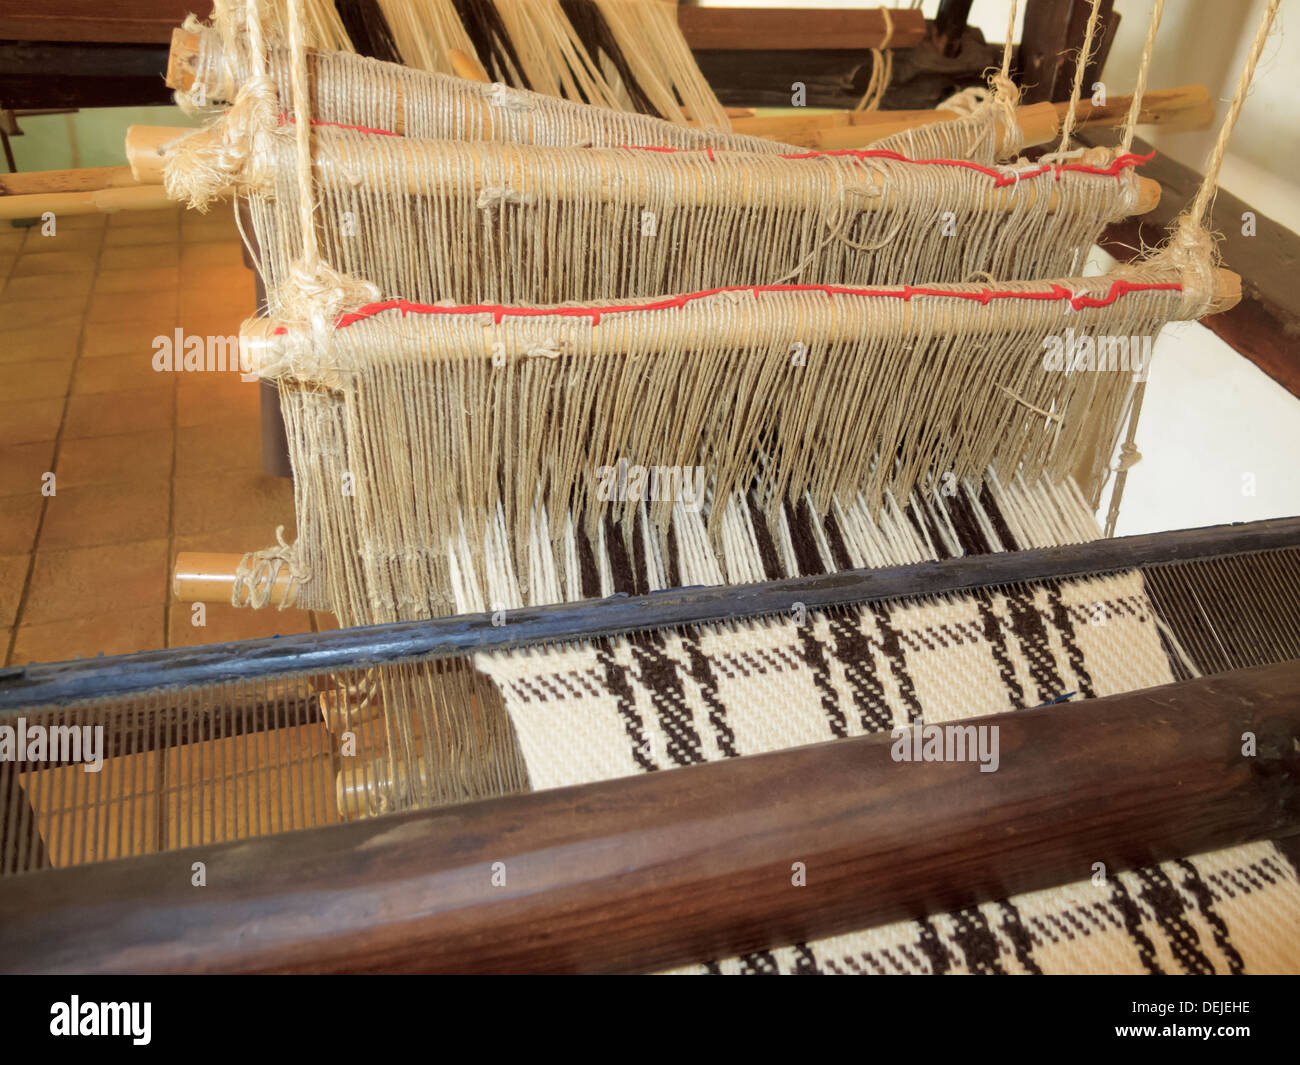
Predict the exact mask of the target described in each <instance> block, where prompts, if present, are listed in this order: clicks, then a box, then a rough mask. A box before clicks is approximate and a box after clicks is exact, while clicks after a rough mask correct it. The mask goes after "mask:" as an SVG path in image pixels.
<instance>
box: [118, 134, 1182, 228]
mask: <svg viewBox="0 0 1300 1065" xmlns="http://www.w3.org/2000/svg"><path fill="white" fill-rule="evenodd" d="M178 132H184V131H178V130H176V129H175V128H172V127H168V126H131V127H130V128H128V130H127V134H126V155H127V158H128V159H129V160H130V162H131V169H132V172H133V173H134V174H136V175H137V176H138V177H139V179H140V180H141V181H161V180H162V170H163V165H164V163H165V161H166V151H165V146H166V144H167V143H168V142H169V141H172V140H174V139H175V138H176V136H177V134H178ZM199 136H211V134H207V133H201V134H199ZM382 139H383V140H384V142H385V143H383V144H380V145H376V148H377V149H378V150H380V151H384V152H411V153H414V152H416V151H417V150H418V149H416V148H415V147H414V145H413V143H412V142H410V141H406V140H403V139H392V138H382ZM417 143H418V142H417ZM341 150H342V151H343V152H344V153H347V152H350V151H352V150H353V149H352V148H351V147H350V146H347V145H344V146H343V147H342V149H341ZM496 150H499V148H494V147H485V148H484V151H496ZM539 150H540V149H539ZM611 150H612V149H611ZM517 158H519V157H518V156H516V159H517ZM362 166H364V159H362V158H357V159H355V160H348V162H347V164H345V166H344V169H346V170H352V169H353V168H354V167H362ZM316 171H317V174H318V176H319V178H320V179H321V180H323V181H326V182H336V183H338V185H339V187H340V188H344V189H351V188H352V187H353V183H352V181H351V180H350V179H349V177H348V176H347V174H335V173H333V172H332V170H331V169H330V168H329V167H328V165H327V164H326V163H324V162H322V161H321V160H320V159H317V161H316ZM863 176H864V178H866V179H868V180H870V181H871V182H872V183H873V184H875V185H876V186H879V187H885V186H886V185H887V178H886V176H885V175H884V174H883V173H880V172H879V171H875V170H873V171H870V172H869V173H867V174H864V175H863ZM678 177H679V179H680V183H679V185H678V188H677V189H676V190H675V193H676V198H677V199H678V200H679V201H681V202H686V203H694V204H699V205H712V204H725V203H732V202H736V201H737V199H740V200H743V199H744V198H745V196H746V195H747V194H748V191H749V188H750V187H751V179H750V178H749V177H748V176H747V175H745V174H738V173H734V172H733V174H732V180H731V181H729V182H727V183H726V184H723V183H719V184H718V185H716V186H714V187H712V188H711V189H708V190H704V189H701V188H700V186H699V185H698V183H697V182H696V181H695V178H694V176H693V175H691V174H689V173H685V172H683V173H682V174H680V175H678ZM467 180H470V181H472V183H473V192H474V194H476V195H477V194H478V193H479V192H481V191H482V190H483V179H482V175H481V173H478V172H476V173H475V174H474V175H472V176H467ZM646 180H647V178H646V175H645V174H643V173H641V172H640V171H639V170H638V171H633V172H630V173H619V174H617V175H611V174H609V173H608V172H605V171H604V170H602V171H601V172H599V173H598V172H597V171H596V170H594V169H593V170H592V171H591V172H589V173H580V172H579V173H575V174H574V176H573V180H572V182H571V183H570V185H569V187H568V189H567V191H568V192H569V193H570V194H572V195H573V196H574V197H575V198H578V197H581V196H585V197H589V198H594V199H597V200H599V201H601V202H607V201H608V200H610V199H613V198H615V197H618V198H636V197H637V196H638V195H641V194H642V193H643V192H644V194H645V195H649V193H650V189H649V188H648V187H647V188H645V189H644V190H642V189H640V187H639V185H638V182H642V181H646ZM1138 185H1139V191H1138V201H1137V204H1136V206H1135V207H1134V209H1133V213H1134V214H1135V215H1138V214H1146V213H1147V212H1148V211H1150V210H1152V209H1153V208H1154V207H1155V206H1156V205H1157V204H1158V203H1159V202H1160V186H1159V184H1157V183H1156V182H1154V181H1152V180H1150V179H1149V178H1142V177H1139V178H1138ZM656 186H658V181H657V180H656ZM456 189H457V186H456V185H454V184H452V183H451V182H450V181H449V179H447V178H436V177H435V176H434V175H432V174H431V173H429V172H428V171H427V169H426V168H425V167H422V166H417V165H411V166H409V167H408V168H407V182H406V188H405V190H404V191H405V192H406V193H407V194H408V195H412V196H427V195H432V194H436V193H446V192H450V191H455V190H456ZM801 191H802V194H803V195H805V196H808V197H812V196H819V193H818V192H817V191H816V190H814V189H811V188H809V189H807V190H800V189H798V188H796V189H795V190H794V195H795V196H797V195H799V194H800V193H801ZM895 195H896V191H895V190H892V189H891V190H890V191H889V193H888V194H887V195H884V196H874V197H866V198H864V199H863V201H862V206H863V208H864V209H865V210H881V209H884V210H887V209H889V208H890V207H892V205H893V202H894V200H893V197H894V196H895ZM983 195H984V207H985V209H987V210H1005V211H1010V210H1019V209H1022V208H1023V207H1025V206H1026V205H1027V204H1032V203H1034V202H1035V197H1037V196H1040V195H1046V196H1047V197H1048V209H1049V210H1054V209H1055V208H1056V205H1057V203H1058V202H1059V199H1060V191H1059V188H1058V186H1057V183H1056V182H1054V181H1046V180H1044V181H1042V182H1040V183H1036V182H1034V181H1025V182H1021V183H1019V184H1015V185H1004V186H1002V187H1001V188H989V189H987V190H986V191H985V192H984V194H983ZM792 199H793V197H792ZM795 202H797V201H795ZM810 202H811V201H810ZM820 202H821V200H820V198H818V199H817V203H820Z"/></svg>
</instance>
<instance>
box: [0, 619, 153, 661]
mask: <svg viewBox="0 0 1300 1065" xmlns="http://www.w3.org/2000/svg"><path fill="white" fill-rule="evenodd" d="M163 613H164V611H163V607H162V605H161V604H159V605H157V606H148V607H140V608H138V609H135V610H113V611H110V612H108V613H107V614H96V615H94V616H92V617H84V618H72V619H69V620H65V621H50V622H46V623H44V624H42V625H20V626H18V638H17V639H16V640H15V641H14V651H13V655H12V658H13V664H14V665H25V664H26V663H28V662H63V661H66V660H68V659H72V658H93V657H94V656H95V655H100V654H104V655H124V654H130V653H131V652H132V651H152V650H155V649H156V648H159V647H162V646H163Z"/></svg>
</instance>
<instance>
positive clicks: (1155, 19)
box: [1119, 0, 1165, 153]
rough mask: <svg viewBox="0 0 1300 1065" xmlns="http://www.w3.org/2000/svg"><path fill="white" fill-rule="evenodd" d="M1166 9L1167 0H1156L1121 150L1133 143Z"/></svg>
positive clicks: (1125, 123) (1126, 150)
mask: <svg viewBox="0 0 1300 1065" xmlns="http://www.w3.org/2000/svg"><path fill="white" fill-rule="evenodd" d="M1164 10H1165V0H1156V3H1155V6H1154V7H1153V8H1152V9H1151V26H1150V28H1148V29H1147V40H1146V44H1144V45H1143V46H1142V59H1141V61H1140V62H1139V63H1138V76H1137V84H1136V85H1134V86H1133V102H1132V104H1130V105H1129V109H1128V118H1127V120H1126V121H1125V122H1124V136H1123V139H1122V140H1121V141H1120V145H1119V150H1120V151H1121V152H1125V153H1126V152H1128V150H1129V148H1130V147H1132V145H1133V129H1134V127H1135V126H1136V125H1137V121H1138V115H1140V114H1141V113H1142V94H1143V93H1145V92H1146V91H1147V75H1148V74H1149V73H1150V72H1151V57H1152V55H1153V54H1154V53H1155V47H1156V31H1157V30H1158V29H1159V28H1160V16H1161V15H1162V14H1163V12H1164Z"/></svg>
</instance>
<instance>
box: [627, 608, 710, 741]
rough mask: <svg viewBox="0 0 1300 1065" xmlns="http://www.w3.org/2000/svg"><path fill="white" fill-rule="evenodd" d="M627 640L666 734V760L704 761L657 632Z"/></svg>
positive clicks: (682, 693)
mask: <svg viewBox="0 0 1300 1065" xmlns="http://www.w3.org/2000/svg"><path fill="white" fill-rule="evenodd" d="M629 643H630V645H631V648H632V657H633V659H634V660H635V661H636V663H637V666H638V670H637V673H638V676H639V679H640V681H641V683H642V684H643V685H644V686H645V688H646V690H647V691H648V692H649V693H650V701H651V703H652V704H653V706H654V708H655V711H656V712H657V713H658V715H659V727H660V728H661V729H662V730H663V732H664V735H665V736H666V737H667V740H668V758H669V760H670V761H671V762H672V763H673V764H674V765H698V764H699V763H700V762H703V761H704V747H703V745H702V744H701V742H700V734H699V732H697V731H696V729H695V722H694V719H693V718H692V716H691V708H690V707H689V706H688V705H687V702H686V689H685V688H683V687H682V679H681V677H680V676H678V674H677V663H676V662H674V661H673V660H672V659H671V658H670V657H669V656H668V655H667V654H666V653H665V648H664V646H663V643H662V637H660V636H659V635H658V634H657V633H641V634H639V635H636V636H633V637H630V639H629Z"/></svg>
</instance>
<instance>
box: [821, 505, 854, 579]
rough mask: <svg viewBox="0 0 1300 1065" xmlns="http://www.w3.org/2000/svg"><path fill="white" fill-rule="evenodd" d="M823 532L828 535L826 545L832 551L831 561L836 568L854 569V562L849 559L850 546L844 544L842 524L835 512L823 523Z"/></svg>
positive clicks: (827, 516)
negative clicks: (841, 530)
mask: <svg viewBox="0 0 1300 1065" xmlns="http://www.w3.org/2000/svg"><path fill="white" fill-rule="evenodd" d="M822 530H823V531H824V532H825V533H826V544H827V546H828V547H830V549H831V559H832V560H833V561H834V563H835V568H836V569H837V570H841V569H852V568H853V560H852V559H851V558H849V549H848V546H847V545H846V544H845V543H844V536H843V534H842V533H841V532H840V523H839V521H838V520H837V519H836V517H835V514H834V513H833V512H829V513H827V515H826V519H825V520H824V521H823V522H822Z"/></svg>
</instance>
